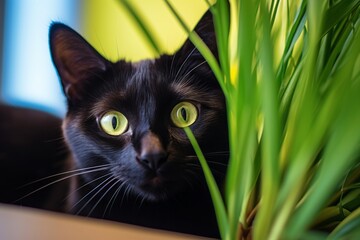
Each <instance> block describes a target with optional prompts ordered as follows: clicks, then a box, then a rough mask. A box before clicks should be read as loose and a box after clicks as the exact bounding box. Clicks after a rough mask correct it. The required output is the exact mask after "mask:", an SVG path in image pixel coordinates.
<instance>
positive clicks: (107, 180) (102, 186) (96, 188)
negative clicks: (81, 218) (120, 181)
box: [71, 176, 114, 215]
mask: <svg viewBox="0 0 360 240" xmlns="http://www.w3.org/2000/svg"><path fill="white" fill-rule="evenodd" d="M113 179H114V178H113V176H110V177H108V178H106V179H105V180H104V181H102V182H101V183H100V184H99V185H97V186H96V187H94V188H93V189H92V190H91V191H89V192H88V193H87V194H85V195H84V196H83V197H82V198H81V199H80V200H78V201H77V202H76V203H75V204H74V205H73V206H72V207H71V210H74V209H75V207H76V206H77V205H79V204H80V203H81V202H82V201H83V200H85V199H86V198H87V197H88V196H90V194H92V193H93V192H94V191H96V190H97V192H96V193H95V194H94V195H93V196H91V197H90V199H89V200H88V201H87V202H86V203H85V204H84V205H83V206H82V207H81V208H80V210H78V211H77V212H76V213H75V214H76V215H79V214H80V213H81V212H82V210H84V208H85V207H86V206H87V205H88V204H89V203H90V202H91V200H93V199H94V198H95V197H96V195H97V194H98V193H99V192H100V191H101V190H102V189H103V188H104V187H105V186H106V185H107V184H108V183H109V182H111V181H112V180H113ZM99 188H100V190H98V189H99Z"/></svg>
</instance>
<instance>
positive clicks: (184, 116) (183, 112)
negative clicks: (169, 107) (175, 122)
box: [180, 108, 187, 121]
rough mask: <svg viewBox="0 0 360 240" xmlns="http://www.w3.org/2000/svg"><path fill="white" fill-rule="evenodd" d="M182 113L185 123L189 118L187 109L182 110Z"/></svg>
mask: <svg viewBox="0 0 360 240" xmlns="http://www.w3.org/2000/svg"><path fill="white" fill-rule="evenodd" d="M180 112H181V116H182V118H183V119H184V120H185V121H187V118H186V117H187V114H186V110H185V108H181V110H180Z"/></svg>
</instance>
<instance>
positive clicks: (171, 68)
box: [169, 52, 177, 76]
mask: <svg viewBox="0 0 360 240" xmlns="http://www.w3.org/2000/svg"><path fill="white" fill-rule="evenodd" d="M176 53H177V52H176ZM176 53H175V54H174V56H173V57H172V58H171V65H170V71H169V75H170V76H172V75H173V66H174V60H175V57H176Z"/></svg>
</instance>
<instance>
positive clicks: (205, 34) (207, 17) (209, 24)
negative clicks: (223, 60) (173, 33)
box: [180, 11, 218, 58]
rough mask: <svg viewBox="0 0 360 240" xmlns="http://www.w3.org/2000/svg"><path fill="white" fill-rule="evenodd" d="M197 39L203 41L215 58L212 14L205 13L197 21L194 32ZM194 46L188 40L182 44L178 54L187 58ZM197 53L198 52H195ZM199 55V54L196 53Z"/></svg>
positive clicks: (215, 47) (215, 49) (215, 45)
mask: <svg viewBox="0 0 360 240" xmlns="http://www.w3.org/2000/svg"><path fill="white" fill-rule="evenodd" d="M193 31H195V32H196V33H197V34H198V35H199V37H200V38H201V39H202V40H203V41H204V43H205V44H206V45H207V46H208V47H209V49H210V50H211V52H212V53H213V54H214V55H215V57H216V58H217V55H218V54H217V44H216V36H215V30H214V23H213V17H212V13H211V12H210V11H207V12H206V13H205V14H204V15H203V16H202V18H201V19H200V20H199V22H198V23H197V25H196V26H195V28H194V30H193ZM194 48H195V46H194V45H193V44H192V42H191V41H190V40H189V39H188V40H186V42H185V43H184V45H183V47H182V48H181V49H180V52H181V53H182V55H183V56H187V55H188V54H190V53H193V50H194ZM196 52H197V53H198V51H196ZM198 54H199V55H200V53H198Z"/></svg>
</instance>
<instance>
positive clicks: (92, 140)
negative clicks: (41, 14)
mask: <svg viewBox="0 0 360 240" xmlns="http://www.w3.org/2000/svg"><path fill="white" fill-rule="evenodd" d="M195 30H196V31H197V32H198V34H199V35H200V37H201V38H202V39H203V40H204V41H205V43H206V44H207V45H208V46H209V48H210V49H211V50H212V51H213V53H214V54H215V55H216V52H217V50H216V40H215V35H214V30H213V25H212V19H211V15H210V14H209V13H207V14H205V15H204V17H203V18H202V20H201V21H200V22H199V24H198V25H197V27H196V29H195ZM50 49H51V56H52V60H53V62H54V65H55V67H56V69H57V72H58V75H59V77H60V79H61V83H62V86H63V90H64V93H65V95H66V98H67V103H68V112H67V115H66V118H65V119H64V123H63V131H64V135H65V138H66V141H67V143H68V145H69V147H70V149H71V151H72V153H73V155H74V160H75V165H76V167H78V168H86V167H92V166H103V167H102V168H101V169H102V170H101V171H98V172H96V171H93V172H92V173H87V174H84V175H83V176H82V177H83V178H85V179H86V180H88V181H91V180H93V181H94V182H96V181H95V179H96V178H101V176H105V175H106V176H109V177H108V178H106V179H107V181H112V182H113V184H112V185H111V186H113V187H114V191H115V189H117V187H115V186H118V188H121V187H123V188H125V189H131V190H132V193H134V194H137V195H140V196H141V197H143V198H144V199H146V200H152V201H158V200H163V199H168V198H169V197H171V196H175V195H179V194H182V193H184V192H185V191H188V190H189V189H196V188H197V187H198V186H200V185H204V182H203V174H202V170H201V167H200V165H199V162H198V159H197V157H196V155H195V153H194V151H193V148H192V145H191V144H190V142H189V140H188V138H187V136H186V134H185V132H184V130H183V128H184V127H185V126H189V127H190V128H191V130H192V131H193V133H194V135H195V137H196V139H197V140H198V142H199V144H200V146H201V148H202V150H203V152H204V153H205V156H206V157H207V159H208V160H209V165H210V166H211V167H212V169H214V171H215V172H214V174H215V176H217V174H216V172H220V174H219V175H218V176H219V179H220V178H222V177H223V176H224V173H225V170H226V167H225V164H226V163H227V158H228V154H227V152H228V142H227V141H228V136H227V119H226V106H225V100H224V95H223V93H222V91H221V89H220V87H219V84H218V83H217V81H216V79H215V77H214V75H213V73H212V71H211V70H210V68H209V66H208V64H207V62H206V61H205V60H204V58H203V57H202V56H201V54H200V53H199V52H198V51H197V49H196V48H195V47H194V46H193V44H192V43H191V42H190V41H189V40H187V41H186V42H185V43H184V45H183V46H182V47H181V48H180V49H179V50H178V51H177V52H176V53H175V54H174V55H162V56H160V57H159V58H157V59H154V60H143V61H140V62H135V63H131V62H126V61H124V60H120V61H117V62H114V63H113V62H110V61H108V60H107V59H105V58H104V57H103V56H101V55H100V54H99V53H98V52H97V51H96V50H95V49H94V48H93V47H92V46H91V45H90V44H89V43H88V42H87V41H86V40H85V39H84V38H83V37H81V36H80V35H79V34H78V33H76V32H75V31H74V30H72V29H71V28H69V27H67V26H65V25H63V24H61V23H53V24H52V26H51V28H50ZM109 185H110V184H109ZM124 186H126V187H124Z"/></svg>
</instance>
